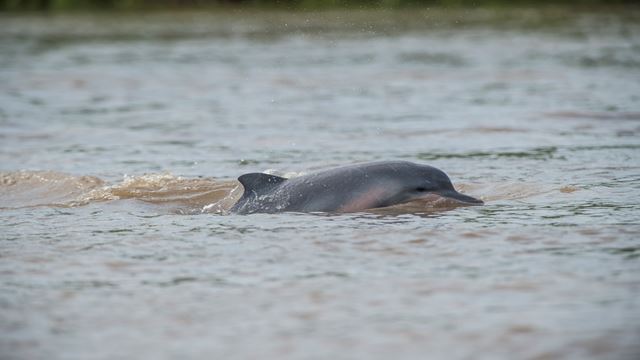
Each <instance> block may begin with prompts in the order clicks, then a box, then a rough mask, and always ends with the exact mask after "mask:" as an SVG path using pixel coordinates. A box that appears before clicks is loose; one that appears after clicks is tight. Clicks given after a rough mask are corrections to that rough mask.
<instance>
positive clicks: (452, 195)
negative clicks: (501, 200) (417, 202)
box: [435, 190, 484, 205]
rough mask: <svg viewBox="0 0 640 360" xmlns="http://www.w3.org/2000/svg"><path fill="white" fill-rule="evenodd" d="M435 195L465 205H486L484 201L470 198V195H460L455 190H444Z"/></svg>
mask: <svg viewBox="0 0 640 360" xmlns="http://www.w3.org/2000/svg"><path fill="white" fill-rule="evenodd" d="M435 193H436V194H438V195H440V196H442V197H446V198H449V199H454V200H458V201H460V202H462V203H465V204H470V205H482V204H484V202H483V201H482V200H479V199H476V198H474V197H471V196H468V195H464V194H460V193H459V192H457V191H455V190H442V191H436V192H435Z"/></svg>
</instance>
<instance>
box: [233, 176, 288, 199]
mask: <svg viewBox="0 0 640 360" xmlns="http://www.w3.org/2000/svg"><path fill="white" fill-rule="evenodd" d="M238 181H240V183H241V184H242V186H244V193H245V195H248V194H250V193H253V194H256V195H261V194H264V193H267V192H269V191H270V190H271V189H273V188H274V187H276V186H278V185H280V184H282V183H283V182H284V181H287V179H285V178H283V177H280V176H275V175H269V174H264V173H251V174H244V175H242V176H240V177H239V178H238Z"/></svg>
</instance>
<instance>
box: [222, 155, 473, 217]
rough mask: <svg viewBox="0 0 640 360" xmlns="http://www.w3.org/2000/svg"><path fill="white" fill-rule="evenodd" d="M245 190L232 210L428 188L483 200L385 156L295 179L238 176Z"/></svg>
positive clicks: (390, 198) (371, 203)
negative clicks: (462, 192) (458, 190)
mask: <svg viewBox="0 0 640 360" xmlns="http://www.w3.org/2000/svg"><path fill="white" fill-rule="evenodd" d="M238 180H239V181H240V183H241V184H242V186H243V187H244V193H243V194H242V197H241V198H240V200H238V202H237V203H236V204H235V205H234V206H233V207H232V208H231V210H230V211H231V212H232V213H236V214H253V213H279V212H307V213H308V212H327V213H335V212H357V211H362V210H366V209H373V208H380V207H385V206H391V205H396V204H402V203H406V202H409V201H413V200H419V199H421V198H424V197H426V196H427V195H429V194H437V195H440V196H442V197H445V198H450V199H455V200H457V201H459V202H461V203H464V204H469V205H481V204H483V202H482V201H481V200H478V199H475V198H473V197H471V196H467V195H463V194H461V193H459V192H457V191H456V190H455V189H454V187H453V185H452V184H451V180H449V177H448V176H447V174H445V173H444V172H443V171H441V170H439V169H436V168H434V167H432V166H428V165H420V164H415V163H412V162H408V161H380V162H371V163H364V164H356V165H349V166H343V167H338V168H334V169H329V170H325V171H321V172H317V173H312V174H308V175H304V176H300V177H295V178H291V179H285V178H282V177H279V176H275V175H269V174H263V173H251V174H245V175H242V176H240V177H239V178H238Z"/></svg>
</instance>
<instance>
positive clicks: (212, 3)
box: [0, 0, 640, 12]
mask: <svg viewBox="0 0 640 360" xmlns="http://www.w3.org/2000/svg"><path fill="white" fill-rule="evenodd" d="M431 7H433V8H458V9H474V8H521V7H526V8H532V7H533V8H537V7H542V8H544V7H560V8H574V7H575V8H579V9H589V8H595V9H607V8H616V9H619V8H621V7H625V8H639V9H640V4H639V3H638V2H637V1H635V0H613V1H611V0H610V1H607V0H565V1H561V2H558V1H551V0H542V1H534V0H516V1H508V0H475V1H470V0H426V1H420V0H355V1H340V0H332V1H323V0H158V1H149V0H127V1H123V0H103V1H100V0H0V12H32V11H33V12H57V11H107V12H108V11H167V10H209V11H216V10H293V11H319V10H369V9H388V10H393V9H425V8H431Z"/></svg>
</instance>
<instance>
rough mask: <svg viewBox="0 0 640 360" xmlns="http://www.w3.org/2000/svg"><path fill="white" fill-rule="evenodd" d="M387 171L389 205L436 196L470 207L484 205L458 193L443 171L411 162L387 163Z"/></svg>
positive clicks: (477, 200)
mask: <svg viewBox="0 0 640 360" xmlns="http://www.w3.org/2000/svg"><path fill="white" fill-rule="evenodd" d="M387 166H388V167H387V169H386V171H385V174H386V176H385V177H386V179H387V184H390V189H391V190H392V192H393V194H392V196H391V197H390V198H389V199H388V200H387V202H388V204H389V205H392V204H397V203H403V202H408V201H413V200H419V199H424V198H427V197H428V196H429V195H431V194H436V195H439V196H442V197H445V198H449V199H454V200H456V201H458V202H461V203H464V204H469V205H482V204H483V202H482V200H479V199H476V198H473V197H471V196H468V195H464V194H461V193H459V192H457V191H456V189H455V188H454V187H453V184H452V183H451V180H450V179H449V177H448V176H447V174H445V173H444V172H443V171H442V170H440V169H437V168H434V167H432V166H429V165H421V164H415V163H411V162H393V163H387Z"/></svg>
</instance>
